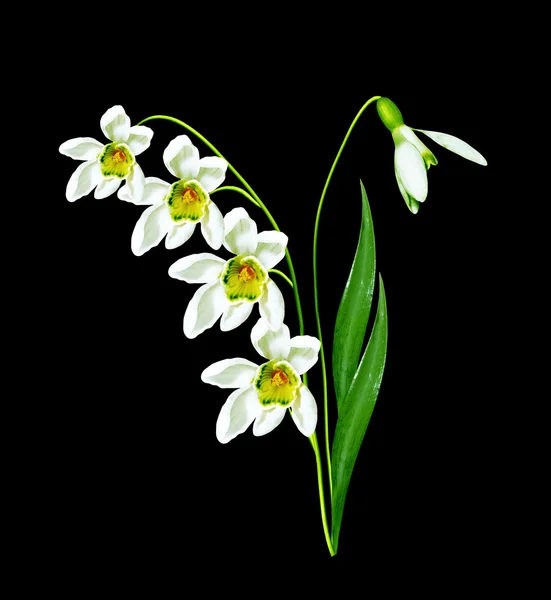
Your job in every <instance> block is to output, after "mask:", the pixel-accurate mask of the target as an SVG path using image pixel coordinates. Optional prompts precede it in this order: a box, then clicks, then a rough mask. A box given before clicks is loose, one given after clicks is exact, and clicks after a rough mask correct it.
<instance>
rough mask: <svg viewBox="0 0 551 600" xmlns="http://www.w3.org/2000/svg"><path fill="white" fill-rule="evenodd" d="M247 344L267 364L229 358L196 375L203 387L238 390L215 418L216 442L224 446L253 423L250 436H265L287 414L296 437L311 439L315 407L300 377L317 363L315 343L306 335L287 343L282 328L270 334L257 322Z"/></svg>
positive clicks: (263, 324) (260, 320) (287, 339)
mask: <svg viewBox="0 0 551 600" xmlns="http://www.w3.org/2000/svg"><path fill="white" fill-rule="evenodd" d="M251 341H252V343H253V346H254V347H255V348H256V350H257V352H258V353H259V354H260V355H261V356H262V357H264V358H266V359H268V362H265V363H262V364H261V365H257V364H255V363H253V362H251V361H250V360H247V359H245V358H228V359H226V360H221V361H218V362H216V363H214V364H212V365H210V367H207V368H206V369H205V370H204V371H203V372H202V373H201V379H202V381H204V382H205V383H210V384H212V385H216V386H218V387H220V388H237V389H236V390H235V391H234V392H232V393H231V394H230V396H229V397H228V399H227V400H226V402H225V403H224V405H223V406H222V410H221V411H220V414H219V416H218V420H217V422H216V437H217V438H218V441H219V442H221V443H222V444H226V443H227V442H229V441H230V440H233V438H235V437H236V436H238V435H239V434H240V433H243V432H244V431H245V430H246V429H247V428H248V427H249V425H250V424H251V423H253V421H254V425H253V434H254V435H257V436H259V435H265V434H266V433H269V432H270V431H272V430H273V429H275V428H276V427H277V426H278V425H279V424H280V423H281V421H282V419H283V417H284V416H285V413H286V411H287V409H291V417H292V418H293V421H294V422H295V424H296V426H297V427H298V429H299V431H300V432H301V433H303V434H304V435H305V436H307V437H310V436H311V435H312V434H313V433H314V431H315V429H316V423H317V418H318V412H317V405H316V401H315V399H314V397H313V395H312V393H311V392H310V390H309V389H308V388H307V387H306V386H305V385H304V383H302V380H301V377H300V376H301V375H302V374H304V373H305V372H306V371H308V369H310V368H311V367H312V366H313V365H314V364H315V363H316V361H317V360H318V353H319V349H320V342H319V340H318V339H316V338H315V337H311V336H309V335H298V336H295V337H293V338H291V337H290V335H289V328H288V327H287V325H285V324H283V325H282V326H281V327H280V329H278V330H277V331H272V330H270V329H269V327H268V325H267V324H266V322H265V321H264V320H262V319H259V320H258V322H257V323H256V325H255V326H254V327H253V329H252V331H251Z"/></svg>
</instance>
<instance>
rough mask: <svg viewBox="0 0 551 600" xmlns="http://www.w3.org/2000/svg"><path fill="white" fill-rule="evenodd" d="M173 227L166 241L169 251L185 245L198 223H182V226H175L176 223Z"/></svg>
mask: <svg viewBox="0 0 551 600" xmlns="http://www.w3.org/2000/svg"><path fill="white" fill-rule="evenodd" d="M172 225H173V227H172V228H171V229H170V231H169V232H168V235H167V236H166V240H165V247H166V249H167V250H173V249H174V248H178V247H179V246H181V245H182V244H185V243H186V242H187V241H188V240H189V238H190V237H191V236H192V235H193V232H194V231H195V227H196V226H197V223H182V224H181V225H176V226H174V222H172Z"/></svg>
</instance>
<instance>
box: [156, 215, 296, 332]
mask: <svg viewBox="0 0 551 600" xmlns="http://www.w3.org/2000/svg"><path fill="white" fill-rule="evenodd" d="M224 228H225V237H224V242H223V244H224V247H225V248H226V249H227V250H229V251H230V252H232V253H233V254H235V256H234V257H233V258H230V259H229V260H224V259H222V258H219V257H218V256H215V255H214V254H209V253H208V252H202V253H200V254H191V255H189V256H184V257H183V258H181V259H179V260H177V261H176V262H175V263H174V264H173V265H171V266H170V268H169V270H168V274H169V275H170V276H171V277H173V278H174V279H180V280H182V281H186V282H188V283H202V284H204V285H202V286H201V287H200V288H199V289H198V290H197V291H196V292H195V294H194V295H193V297H192V298H191V300H190V302H189V304H188V307H187V309H186V312H185V314H184V333H185V335H186V336H187V337H188V338H195V337H197V336H198V335H199V334H200V333H202V332H203V331H205V330H206V329H208V328H210V327H212V326H213V325H214V323H215V322H216V321H217V320H218V318H219V317H220V316H221V317H222V319H221V321H220V329H221V330H222V331H230V330H231V329H235V328H236V327H238V326H239V325H241V324H242V323H243V322H244V321H245V320H246V319H247V317H248V316H249V315H250V314H251V311H252V309H253V306H254V305H255V304H256V303H258V307H259V311H260V316H261V317H262V318H263V319H265V321H266V323H267V325H268V327H269V328H270V329H272V330H274V331H275V330H277V329H279V328H280V327H281V325H282V323H283V317H284V313H285V306H284V300H283V294H282V293H281V291H280V289H279V288H278V286H277V285H276V283H275V282H274V281H273V280H272V279H271V278H270V276H269V273H268V270H269V269H271V268H272V267H274V266H275V265H276V264H277V263H278V262H279V261H280V260H281V259H282V258H283V257H284V255H285V248H286V247H287V241H288V238H287V236H286V235H285V234H284V233H281V232H280V231H262V232H260V233H257V226H256V223H255V222H254V221H253V220H252V219H251V218H250V217H249V215H248V213H247V211H246V210H245V209H244V208H242V207H238V208H234V209H233V210H230V211H229V212H228V213H227V214H226V216H225V217H224Z"/></svg>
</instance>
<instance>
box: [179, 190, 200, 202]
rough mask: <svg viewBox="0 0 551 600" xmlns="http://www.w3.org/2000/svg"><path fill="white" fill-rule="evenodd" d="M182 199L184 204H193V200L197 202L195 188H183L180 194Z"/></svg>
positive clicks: (197, 197)
mask: <svg viewBox="0 0 551 600" xmlns="http://www.w3.org/2000/svg"><path fill="white" fill-rule="evenodd" d="M182 200H183V201H184V202H185V203H186V204H193V202H197V201H198V200H199V194H197V192H196V191H195V190H192V189H191V188H187V189H185V190H184V193H183V194H182Z"/></svg>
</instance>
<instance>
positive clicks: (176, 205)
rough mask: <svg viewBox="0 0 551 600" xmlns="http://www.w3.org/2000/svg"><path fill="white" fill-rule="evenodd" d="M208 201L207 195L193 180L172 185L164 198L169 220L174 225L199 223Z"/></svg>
mask: <svg viewBox="0 0 551 600" xmlns="http://www.w3.org/2000/svg"><path fill="white" fill-rule="evenodd" d="M209 200H210V198H209V195H208V193H207V192H205V190H204V189H203V187H202V186H201V184H200V183H199V182H198V181H196V180H195V179H190V180H188V181H184V180H182V181H177V182H176V183H173V184H172V185H171V186H170V190H169V192H168V194H167V195H166V197H165V202H166V205H167V206H168V210H169V213H170V218H171V219H172V220H173V221H174V222H176V223H181V222H183V221H191V222H192V223H195V222H196V221H200V220H201V219H202V218H203V216H204V214H205V208H206V207H207V204H208V202H209Z"/></svg>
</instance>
